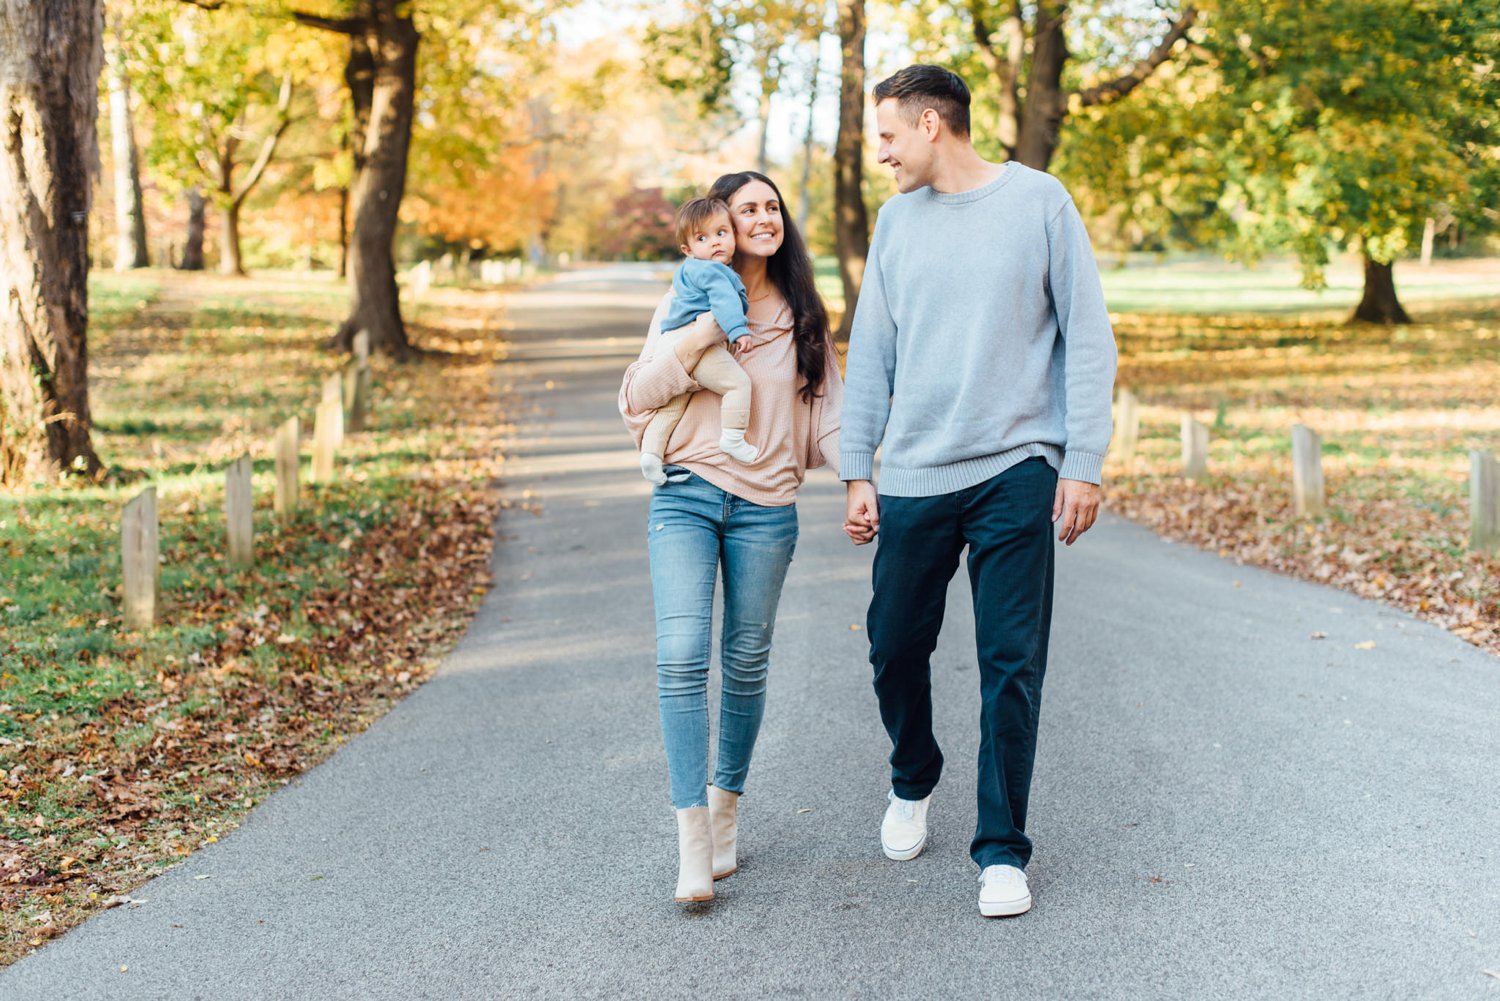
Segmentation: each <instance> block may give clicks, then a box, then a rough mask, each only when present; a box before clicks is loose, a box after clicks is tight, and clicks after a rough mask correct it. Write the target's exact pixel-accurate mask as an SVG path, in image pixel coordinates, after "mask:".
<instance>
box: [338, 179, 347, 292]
mask: <svg viewBox="0 0 1500 1001" xmlns="http://www.w3.org/2000/svg"><path fill="white" fill-rule="evenodd" d="M339 277H340V278H348V277H349V188H348V187H347V186H345V187H342V188H339Z"/></svg>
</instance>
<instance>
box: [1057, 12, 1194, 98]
mask: <svg viewBox="0 0 1500 1001" xmlns="http://www.w3.org/2000/svg"><path fill="white" fill-rule="evenodd" d="M1197 20H1198V8H1196V7H1192V6H1188V7H1185V8H1183V11H1182V14H1181V16H1179V17H1178V18H1177V20H1176V22H1175V23H1174V24H1173V25H1172V27H1171V28H1170V29H1169V30H1168V31H1167V34H1166V36H1165V37H1164V38H1162V40H1161V43H1160V44H1158V45H1157V46H1156V48H1154V49H1152V50H1151V52H1150V53H1149V54H1148V55H1147V56H1146V58H1144V59H1142V60H1140V61H1139V62H1137V63H1136V64H1135V65H1134V66H1132V67H1130V69H1129V70H1128V71H1126V72H1125V73H1123V74H1122V75H1120V76H1118V77H1116V78H1115V79H1113V80H1110V81H1109V82H1107V83H1101V84H1096V85H1095V86H1093V87H1088V88H1085V89H1084V90H1080V91H1078V99H1079V101H1080V102H1081V103H1082V105H1083V106H1084V107H1085V108H1087V107H1091V106H1093V105H1095V104H1105V103H1107V102H1109V101H1116V100H1119V99H1120V98H1122V97H1124V96H1125V95H1126V94H1129V93H1130V92H1131V91H1132V90H1135V88H1136V87H1138V86H1140V85H1141V84H1142V83H1144V82H1145V81H1146V79H1147V78H1148V77H1150V76H1151V74H1152V73H1154V72H1156V68H1157V67H1158V66H1160V65H1161V64H1162V63H1164V62H1166V61H1167V60H1168V59H1169V58H1170V57H1171V55H1172V47H1173V46H1174V45H1176V44H1177V42H1178V40H1179V39H1181V38H1182V37H1183V36H1184V35H1186V34H1187V31H1188V29H1189V28H1191V27H1192V26H1193V24H1194V23H1195V22H1196V21H1197Z"/></svg>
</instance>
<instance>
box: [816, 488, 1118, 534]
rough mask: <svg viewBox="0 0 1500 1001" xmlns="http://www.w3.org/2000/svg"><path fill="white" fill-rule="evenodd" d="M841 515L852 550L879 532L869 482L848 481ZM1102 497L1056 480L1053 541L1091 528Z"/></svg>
mask: <svg viewBox="0 0 1500 1001" xmlns="http://www.w3.org/2000/svg"><path fill="white" fill-rule="evenodd" d="M848 491H849V494H848V502H847V506H846V508H845V515H844V534H845V535H847V536H849V539H850V541H852V542H853V543H854V544H855V545H856V546H863V545H865V544H866V543H867V542H870V541H872V540H873V539H874V538H875V533H876V532H878V531H880V500H879V498H878V497H877V495H876V493H875V485H874V484H873V483H871V482H870V481H869V480H850V481H849V483H848ZM1101 496H1102V494H1101V491H1100V490H1099V485H1098V484H1096V483H1085V482H1084V481H1082V480H1058V481H1057V496H1056V498H1055V499H1054V500H1053V503H1052V523H1053V524H1055V525H1057V526H1058V532H1057V537H1058V539H1059V540H1060V541H1062V542H1064V543H1066V544H1067V545H1070V546H1071V545H1072V544H1073V543H1075V542H1077V541H1078V538H1079V536H1081V535H1083V533H1084V532H1087V531H1088V530H1089V529H1090V528H1092V527H1093V525H1094V520H1095V519H1096V518H1098V517H1099V501H1100V498H1101Z"/></svg>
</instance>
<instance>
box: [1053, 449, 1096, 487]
mask: <svg viewBox="0 0 1500 1001" xmlns="http://www.w3.org/2000/svg"><path fill="white" fill-rule="evenodd" d="M1057 478H1058V479H1060V480H1082V481H1083V482H1085V483H1093V484H1095V485H1096V486H1097V485H1098V483H1099V481H1100V480H1102V479H1104V456H1102V455H1095V454H1094V453H1092V452H1074V451H1072V450H1071V449H1070V450H1068V451H1067V452H1066V453H1065V454H1064V455H1063V464H1062V468H1061V469H1059V470H1058V471H1057Z"/></svg>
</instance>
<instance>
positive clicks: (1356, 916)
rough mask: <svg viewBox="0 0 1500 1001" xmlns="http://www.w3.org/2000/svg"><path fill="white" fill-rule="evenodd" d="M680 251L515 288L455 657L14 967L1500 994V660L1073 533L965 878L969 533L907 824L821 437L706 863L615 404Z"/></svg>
mask: <svg viewBox="0 0 1500 1001" xmlns="http://www.w3.org/2000/svg"><path fill="white" fill-rule="evenodd" d="M661 287H662V285H661V281H660V277H659V276H658V275H652V274H650V273H648V272H645V271H642V270H638V269H629V268H619V269H611V270H606V271H599V272H593V273H580V274H574V275H570V276H568V277H567V278H566V279H564V280H559V281H557V282H555V283H552V284H548V285H543V286H541V287H539V288H537V289H535V290H533V291H530V292H525V293H522V294H519V295H517V296H516V297H515V298H514V300H513V302H512V308H511V310H510V311H509V313H508V315H507V320H508V325H509V326H510V327H512V328H513V329H511V330H510V332H509V334H508V336H509V337H510V338H511V339H512V341H513V350H512V352H511V355H510V359H509V361H508V362H507V363H505V364H504V365H502V366H501V369H500V372H499V374H498V380H499V381H498V384H497V389H498V390H499V391H501V392H505V393H507V394H508V395H509V396H510V397H511V402H512V404H513V408H514V412H515V413H516V414H517V417H518V418H519V429H518V432H517V437H516V439H515V441H514V443H513V448H512V451H511V453H510V455H511V459H510V461H509V463H508V467H507V468H508V469H509V470H510V475H509V478H508V481H507V483H506V487H505V489H506V490H507V491H508V492H509V493H510V494H512V495H513V496H515V497H517V498H520V497H522V495H523V492H525V491H533V493H532V494H530V495H527V496H529V497H530V498H531V499H532V500H534V501H535V502H537V503H538V504H540V505H541V507H542V512H541V513H540V514H532V513H527V512H525V511H523V510H520V509H513V510H511V511H509V512H507V513H506V514H505V516H504V519H503V521H502V524H501V529H502V532H503V542H502V544H501V545H500V546H499V547H498V549H497V552H496V556H495V563H496V570H497V574H496V576H497V580H498V583H497V586H496V587H495V589H494V591H493V592H492V593H491V594H490V595H489V597H488V599H487V600H486V601H485V603H484V607H483V609H482V611H481V613H480V615H479V617H478V619H477V620H476V621H475V623H474V625H473V628H472V629H471V630H470V632H469V634H468V636H467V637H466V638H465V639H464V641H463V642H462V644H461V645H460V646H459V647H458V649H457V650H455V651H454V653H453V654H452V655H451V657H450V658H449V659H448V661H447V663H446V664H445V665H444V667H443V669H442V671H441V672H440V673H439V674H438V676H437V677H436V678H435V679H434V680H432V681H431V682H430V683H429V684H427V685H426V686H425V687H423V688H422V689H421V690H420V691H418V692H417V693H415V694H414V695H413V696H412V697H411V698H409V699H408V700H407V701H406V702H405V703H404V704H403V705H401V706H400V707H398V708H397V709H396V710H395V711H394V712H392V713H391V714H390V715H389V716H388V717H386V718H385V719H384V720H382V721H381V722H380V723H379V724H377V725H376V726H374V727H373V728H372V729H371V730H370V731H369V732H368V733H366V734H364V735H362V736H360V737H359V738H357V739H356V740H354V741H352V742H351V743H350V744H349V746H348V747H347V748H346V749H344V750H343V751H341V752H340V753H339V754H338V755H337V756H336V757H334V758H333V759H332V760H330V761H329V762H327V763H326V764H324V765H323V766H321V767H319V768H317V769H315V770H313V771H312V772H311V773H309V774H308V775H306V776H305V777H304V778H303V779H302V780H301V781H300V782H297V783H295V784H294V785H292V786H289V787H288V788H287V789H285V790H284V791H282V792H280V793H279V794H277V795H276V796H274V797H272V798H271V799H270V800H269V801H268V802H267V803H266V804H265V805H264V806H262V807H261V808H259V809H258V810H256V811H255V812H254V813H253V814H252V815H251V816H250V817H249V819H248V821H247V822H246V823H245V824H244V826H243V827H242V828H241V829H240V830H239V831H238V832H236V833H234V834H233V835H232V836H229V837H227V838H226V839H225V840H224V841H222V842H221V843H219V844H216V845H213V846H211V847H209V848H207V849H205V850H203V851H200V852H198V853H197V854H195V855H194V856H192V857H191V858H190V859H188V860H186V861H185V862H183V864H182V865H180V866H178V867H177V868H176V869H174V870H172V871H171V872H169V873H167V874H165V875H163V876H162V877H160V878H159V879H157V880H155V881H154V882H152V883H150V884H148V885H146V886H144V887H142V888H141V889H140V890H138V891H137V892H136V894H135V896H136V897H138V898H140V899H142V900H143V901H144V903H142V904H140V905H139V906H135V907H126V908H120V909H117V910H114V911H110V912H107V913H105V914H102V915H100V916H99V917H97V918H95V919H94V920H92V921H90V922H88V923H87V924H85V925H84V926H83V927H81V928H79V929H77V930H75V931H73V932H72V933H70V934H68V935H67V936H65V937H63V938H62V939H61V940H59V941H57V942H54V943H52V944H50V945H48V946H46V947H45V948H44V949H42V950H41V951H40V952H39V953H38V954H36V955H33V956H31V957H28V958H26V959H24V960H22V961H21V962H19V963H17V964H15V965H14V966H12V967H11V968H10V969H8V970H6V971H4V972H3V973H0V999H3V1001H62V999H74V998H110V999H129V998H172V999H188V998H207V999H238V998H245V999H266V998H270V999H281V998H287V999H294V998H295V999H300V998H308V999H332V998H350V999H364V998H393V999H408V998H465V999H468V998H512V997H514V998H533V997H547V998H554V997H556V998H567V997H601V998H693V997H700V998H705V999H709V998H740V997H746V998H749V997H772V998H781V997H803V998H834V997H850V998H874V999H886V998H892V999H899V998H939V997H982V998H1040V999H1073V998H1121V999H1155V998H1182V999H1194V1001H1197V999H1212V998H1254V999H1287V998H1313V999H1325V998H1326V999H1344V998H1391V999H1409V998H1442V999H1448V998H1454V999H1462V998H1483V997H1500V792H1497V773H1500V661H1497V660H1496V659H1494V658H1492V657H1488V656H1486V655H1484V654H1482V653H1480V652H1478V651H1477V650H1475V649H1473V648H1471V647H1469V646H1467V645H1465V644H1464V643H1462V642H1460V641H1459V640H1457V639H1454V638H1452V637H1450V636H1448V635H1446V634H1445V633H1443V632H1441V631H1439V630H1438V629H1435V628H1433V627H1431V626H1427V625H1424V624H1422V623H1420V622H1417V621H1415V620H1413V619H1411V618H1409V617H1408V616H1405V615H1402V614H1398V613H1396V612H1394V611H1391V610H1388V609H1385V608H1382V607H1380V606H1378V605H1374V604H1371V603H1368V602H1363V601H1359V600H1356V599H1355V598H1352V597H1350V596H1348V595H1345V594H1341V593H1339V592H1336V591H1332V590H1326V589H1323V588H1318V587H1312V586H1309V585H1306V584H1301V583H1297V582H1294V581H1290V580H1284V579H1281V578H1278V577H1275V576H1272V575H1270V574H1267V573H1262V572H1260V571H1257V570H1253V569H1248V568H1243V567H1236V566H1234V565H1232V564H1230V563H1226V562H1223V561H1221V560H1219V559H1216V558H1214V557H1212V556H1209V555H1206V554H1203V553H1199V552H1195V551H1191V550H1187V549H1184V548H1182V547H1179V546H1174V545H1171V544H1168V543H1165V542H1162V541H1160V540H1158V539H1156V538H1154V537H1153V536H1152V535H1150V534H1149V533H1147V532H1146V531H1144V530H1142V529H1140V528H1137V527H1135V526H1132V525H1130V524H1127V523H1123V522H1120V521H1118V520H1112V519H1108V518H1106V519H1105V520H1104V521H1103V522H1102V523H1101V524H1100V525H1099V526H1098V527H1097V528H1096V529H1095V530H1094V531H1093V532H1092V533H1091V534H1090V535H1089V536H1087V537H1086V538H1085V540H1084V541H1083V542H1082V543H1080V544H1079V545H1078V546H1076V547H1075V548H1073V549H1072V550H1068V551H1065V552H1063V553H1062V554H1061V557H1060V560H1059V575H1060V576H1059V589H1058V593H1059V599H1058V606H1057V614H1056V621H1055V623H1054V641H1053V646H1052V650H1053V653H1052V662H1051V669H1050V672H1049V677H1048V680H1047V688H1046V700H1045V703H1046V704H1045V711H1044V712H1043V714H1042V738H1041V745H1040V751H1039V757H1038V762H1037V775H1036V783H1035V787H1034V791H1033V798H1032V804H1033V808H1032V834H1033V836H1034V837H1035V839H1036V842H1037V844H1038V849H1037V854H1036V858H1035V859H1034V860H1033V863H1032V866H1031V870H1030V871H1031V876H1032V884H1033V887H1034V891H1035V897H1036V906H1035V909H1034V910H1033V911H1032V913H1031V914H1029V915H1027V916H1025V917H1022V918H1017V919H1013V920H1003V921H1001V920H988V921H987V920H984V919H982V918H980V917H979V915H978V913H977V910H976V907H975V894H976V884H975V881H974V877H975V871H974V868H973V866H972V864H971V863H970V862H969V859H968V857H967V850H966V849H967V842H968V838H969V835H970V831H971V829H972V827H973V822H974V805H973V792H972V782H973V776H974V764H973V760H974V755H975V752H976V746H977V727H976V712H977V708H978V691H977V688H978V681H977V675H976V671H975V669H974V667H973V665H972V664H971V662H970V650H971V647H972V636H973V633H972V630H973V620H972V615H971V614H970V612H969V611H968V608H967V604H968V593H967V592H968V585H967V582H966V581H965V580H964V579H963V577H962V575H960V576H959V578H958V579H957V580H956V581H955V583H954V585H953V593H952V595H951V600H950V605H949V607H950V614H949V621H948V625H947V628H946V630H945V632H944V634H943V639H942V644H941V646H940V648H939V650H938V653H937V656H936V660H935V664H934V675H935V679H934V682H935V685H936V688H937V693H936V695H937V710H938V717H937V725H938V728H939V732H940V736H941V738H942V740H943V742H944V746H945V749H946V751H947V756H948V760H949V763H950V764H949V771H948V773H947V775H946V776H945V779H944V782H943V783H942V785H941V786H939V788H938V791H937V793H936V795H935V797H934V801H933V803H934V805H933V808H932V815H931V820H932V825H933V834H932V840H931V844H930V847H929V849H928V851H927V853H926V854H924V855H923V856H921V857H920V858H919V859H917V860H916V861H913V862H908V863H893V862H888V861H886V860H885V859H884V858H883V857H882V856H881V855H880V851H879V847H878V842H877V828H878V824H879V820H880V816H881V811H882V809H883V807H884V795H885V790H886V773H885V768H884V758H885V754H886V752H887V744H886V739H885V735H884V733H883V732H882V730H881V728H880V724H879V722H878V719H877V716H876V711H875V701H874V696H873V694H872V692H871V690H870V685H869V681H868V667H867V665H866V663H865V637H864V634H863V633H862V632H858V631H854V630H852V629H851V623H857V622H861V621H862V620H863V615H864V606H865V602H866V597H867V588H868V583H867V581H868V573H869V561H870V557H871V551H870V550H869V549H863V550H856V549H854V548H853V547H851V546H849V545H848V543H847V542H846V541H845V540H844V539H843V537H842V535H840V534H839V532H838V529H837V525H838V522H839V520H840V516H841V511H842V499H841V489H840V488H839V486H838V485H837V483H836V482H835V481H834V478H833V475H832V474H831V473H830V472H829V471H827V470H819V471H816V472H814V473H812V474H811V475H810V479H809V484H808V488H807V490H806V492H805V493H804V495H803V500H802V501H801V503H800V511H801V519H802V539H801V543H800V546H799V548H798V552H797V557H796V560H795V562H794V564H793V567H792V571H791V574H790V577H789V579H788V582H787V586H786V593H785V597H784V600H783V602H782V613H781V617H780V619H779V622H778V626H777V637H776V647H775V657H774V663H773V666H772V680H771V695H770V705H769V710H768V713H767V717H766V725H765V729H764V732H763V735H762V738H761V742H760V746H759V750H758V753H757V757H756V762H755V767H754V769H753V771H752V775H751V780H752V784H751V787H750V791H749V793H748V794H747V795H746V797H745V799H744V801H743V806H742V817H743V821H742V825H743V826H742V834H741V844H742V851H743V865H742V868H741V870H740V872H739V873H738V874H737V875H735V876H733V877H731V878H730V879H729V880H728V881H726V882H724V883H721V884H719V889H720V895H719V897H718V899H716V900H715V901H714V902H713V903H712V904H711V905H709V906H704V907H697V908H692V909H684V908H682V907H680V906H678V905H676V904H674V903H673V902H672V901H671V899H670V895H671V890H672V886H673V881H674V876H675V863H676V857H675V844H674V825H673V819H672V811H671V807H670V804H669V803H668V800H667V791H666V769H665V765H664V762H663V758H662V751H661V745H660V742H659V736H658V730H657V721H656V706H655V700H654V689H653V658H652V627H651V601H650V592H649V590H648V587H647V567H646V553H645V544H644V543H645V538H644V534H645V528H644V522H645V511H646V500H647V488H646V485H645V484H644V482H643V481H642V480H641V479H640V476H639V474H638V473H637V472H636V471H635V468H634V457H633V454H632V452H631V451H630V449H629V447H628V443H627V439H626V436H625V433H624V431H623V430H622V428H621V425H620V423H619V421H618V419H617V417H616V415H615V412H614V399H615V391H616V387H617V386H618V381H619V375H620V372H621V371H622V370H623V368H624V367H625V365H626V364H627V362H629V361H630V360H631V359H632V358H633V357H634V355H635V352H636V349H637V346H638V344H639V340H640V336H641V332H642V330H643V328H644V326H645V320H646V317H647V316H648V313H649V310H650V308H651V306H652V304H653V302H654V299H655V297H656V295H658V294H659V292H660V289H661ZM1314 631H1320V632H1326V633H1327V639H1324V640H1313V639H1311V638H1310V634H1312V633H1313V632H1314ZM1365 640H1374V641H1375V642H1376V644H1377V645H1376V647H1375V648H1374V649H1372V650H1358V649H1356V648H1355V645H1356V644H1357V643H1360V642H1361V641H1365ZM122 967H128V968H129V969H128V971H126V972H121V968H122Z"/></svg>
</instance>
